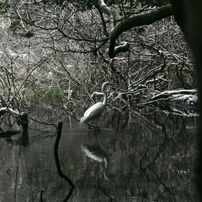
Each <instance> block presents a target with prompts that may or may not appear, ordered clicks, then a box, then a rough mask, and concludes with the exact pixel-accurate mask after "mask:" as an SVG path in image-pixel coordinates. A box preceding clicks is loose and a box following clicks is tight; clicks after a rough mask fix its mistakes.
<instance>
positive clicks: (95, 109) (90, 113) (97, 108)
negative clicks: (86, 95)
mask: <svg viewBox="0 0 202 202" xmlns="http://www.w3.org/2000/svg"><path fill="white" fill-rule="evenodd" d="M108 85H111V84H110V83H109V82H105V83H103V84H102V93H103V95H104V100H103V102H98V103H96V104H94V105H93V106H91V107H90V108H88V109H87V110H86V112H85V113H84V115H83V117H82V118H81V119H80V122H81V123H88V122H89V121H92V120H94V119H97V118H98V117H99V116H100V115H101V114H102V112H103V111H104V109H105V107H106V105H107V93H106V91H105V90H106V87H107V86H108ZM95 128H97V129H98V130H99V128H98V127H95Z"/></svg>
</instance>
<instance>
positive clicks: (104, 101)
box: [102, 91, 107, 105]
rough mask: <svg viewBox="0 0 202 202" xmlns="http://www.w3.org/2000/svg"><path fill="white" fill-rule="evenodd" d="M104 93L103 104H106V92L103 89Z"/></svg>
mask: <svg viewBox="0 0 202 202" xmlns="http://www.w3.org/2000/svg"><path fill="white" fill-rule="evenodd" d="M103 94H104V100H103V102H102V103H103V104H104V105H106V104H107V93H106V92H105V91H103Z"/></svg>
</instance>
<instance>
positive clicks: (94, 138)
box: [0, 111, 197, 202]
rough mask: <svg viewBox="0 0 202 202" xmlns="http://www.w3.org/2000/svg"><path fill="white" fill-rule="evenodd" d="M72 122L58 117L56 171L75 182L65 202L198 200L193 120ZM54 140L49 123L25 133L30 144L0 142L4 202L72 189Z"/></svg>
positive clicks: (155, 117) (55, 197)
mask: <svg viewBox="0 0 202 202" xmlns="http://www.w3.org/2000/svg"><path fill="white" fill-rule="evenodd" d="M63 117H64V116H63ZM69 120H70V119H68V118H67V120H65V119H64V120H62V119H61V120H60V121H63V129H62V137H61V140H60V144H59V158H60V164H61V169H62V171H63V173H64V174H65V175H67V176H68V177H69V178H70V179H71V180H72V182H73V183H74V185H75V189H74V191H73V194H72V196H71V197H70V199H69V201H71V202H93V201H94V202H104V201H106V202H107V201H115V202H139V201H177V202H181V201H182V202H186V201H187V202H192V201H193V202H194V201H196V193H195V187H194V171H193V169H194V159H195V154H196V151H195V142H196V130H197V128H196V121H197V118H196V117H183V116H176V115H172V114H169V113H164V112H160V111H157V112H152V113H141V114H140V113H134V112H133V113H131V112H130V113H128V114H127V113H126V114H122V113H115V114H114V113H111V112H109V113H107V112H106V113H105V114H104V115H103V120H100V122H99V125H101V126H102V127H104V128H105V129H102V130H101V132H100V133H99V134H95V133H94V132H93V131H92V130H89V129H88V128H87V127H86V126H81V125H80V124H77V123H72V122H70V121H69ZM34 127H35V129H36V128H37V126H36V125H35V126H34ZM112 128H113V130H109V129H112ZM37 129H39V128H37ZM55 138H56V133H55V129H54V128H53V129H50V132H47V133H43V132H40V131H38V130H29V144H28V145H27V146H22V145H17V144H15V141H14V142H11V141H8V140H5V139H0V157H1V158H0V168H1V172H0V201H1V202H7V201H8V202H22V201H23V202H26V201H27V202H32V201H33V202H37V201H40V194H41V190H44V192H43V196H42V198H43V200H44V201H46V202H49V201H50V202H60V201H63V199H64V197H65V196H66V194H67V193H68V191H69V189H70V186H69V185H68V183H67V182H66V181H65V180H64V179H62V178H60V177H59V175H58V173H57V169H56V165H55V159H54V153H53V148H54V143H55Z"/></svg>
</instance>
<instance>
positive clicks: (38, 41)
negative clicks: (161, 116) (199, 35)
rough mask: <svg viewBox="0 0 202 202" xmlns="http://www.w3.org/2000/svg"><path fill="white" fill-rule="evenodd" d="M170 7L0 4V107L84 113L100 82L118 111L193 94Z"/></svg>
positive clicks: (128, 2)
mask: <svg viewBox="0 0 202 202" xmlns="http://www.w3.org/2000/svg"><path fill="white" fill-rule="evenodd" d="M169 3H170V2H169V1H153V0H146V1H143V0H140V1H134V0H122V1H115V0H111V1H110V0H108V1H105V2H104V1H98V0H97V1H96V0H89V1H65V0H60V1H57V0H56V1H55V0H52V1H45V0H43V1H37V0H34V1H15V0H14V1H5V2H2V3H1V4H0V7H1V19H2V20H1V30H0V34H1V45H0V55H1V75H0V85H1V95H2V96H1V100H2V105H3V106H2V107H5V106H6V107H11V108H15V109H16V108H17V109H18V110H19V111H22V110H23V111H25V110H27V109H31V108H32V107H33V106H36V105H37V104H41V103H46V104H48V103H49V104H50V103H57V104H58V106H64V105H65V106H67V108H68V109H72V108H75V106H81V105H82V106H85V103H87V104H89V101H91V103H93V102H94V101H93V100H92V97H91V94H92V93H93V92H94V91H99V90H100V86H101V84H102V83H103V82H104V81H110V82H113V83H116V84H118V85H119V86H118V87H117V88H116V91H117V92H119V93H118V95H120V92H121V101H120V102H119V103H120V107H121V106H122V104H125V103H126V102H125V101H126V99H127V103H128V101H129V102H130V103H132V104H131V106H134V105H135V104H136V103H138V102H140V101H142V100H143V99H144V97H151V96H153V95H155V94H158V93H160V92H162V91H164V90H171V89H181V88H183V89H192V88H195V87H196V78H195V77H196V76H195V71H194V68H193V57H192V54H191V51H190V49H189V48H188V46H187V44H186V42H185V40H184V36H183V34H182V32H181V30H180V28H179V26H178V25H177V24H176V22H175V20H174V18H173V17H172V10H171V5H170V4H169ZM124 95H125V97H124ZM116 96H117V94H116V95H113V96H112V97H113V99H114V97H116ZM119 98H120V96H119ZM122 98H123V99H122ZM28 106H29V107H28Z"/></svg>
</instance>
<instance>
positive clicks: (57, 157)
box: [54, 122, 74, 202]
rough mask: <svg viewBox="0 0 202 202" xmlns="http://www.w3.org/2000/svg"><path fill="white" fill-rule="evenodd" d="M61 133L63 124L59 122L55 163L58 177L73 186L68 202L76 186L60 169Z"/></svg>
mask: <svg viewBox="0 0 202 202" xmlns="http://www.w3.org/2000/svg"><path fill="white" fill-rule="evenodd" d="M61 133H62V122H59V123H58V128H57V137H56V139H55V145H54V156H55V163H56V167H57V172H58V175H59V176H60V177H61V178H64V179H65V180H66V181H67V182H68V183H69V185H70V186H71V189H70V190H69V193H68V194H67V196H66V197H65V198H64V200H63V202H66V201H68V199H69V198H70V196H71V195H72V193H73V190H74V184H73V182H72V181H71V180H70V179H69V178H68V177H67V176H66V175H65V174H63V172H62V170H61V167H60V161H59V156H58V145H59V142H60V138H61Z"/></svg>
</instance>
